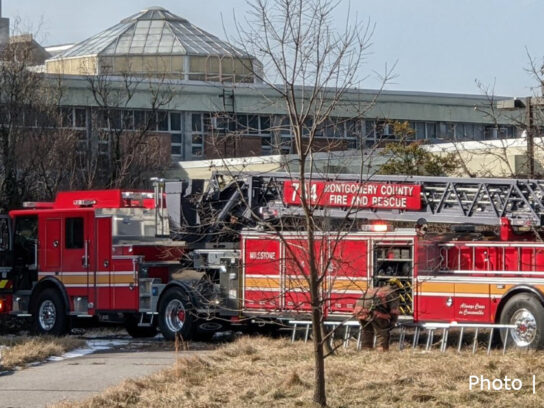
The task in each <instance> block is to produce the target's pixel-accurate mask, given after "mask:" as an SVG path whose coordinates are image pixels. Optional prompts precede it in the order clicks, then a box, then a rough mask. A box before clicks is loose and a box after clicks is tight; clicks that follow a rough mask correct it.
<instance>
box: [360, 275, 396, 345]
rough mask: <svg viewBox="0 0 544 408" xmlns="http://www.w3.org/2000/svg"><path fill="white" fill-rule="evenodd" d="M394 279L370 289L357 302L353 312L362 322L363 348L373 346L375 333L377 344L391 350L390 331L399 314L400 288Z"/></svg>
mask: <svg viewBox="0 0 544 408" xmlns="http://www.w3.org/2000/svg"><path fill="white" fill-rule="evenodd" d="M394 285H395V286H396V284H395V282H394V281H393V280H390V281H389V284H388V285H385V286H380V287H374V288H370V289H368V290H367V291H366V292H365V293H364V294H363V296H361V298H360V299H359V300H358V301H357V303H356V304H355V309H354V310H353V314H354V315H355V318H356V319H357V320H359V323H361V327H362V330H363V338H362V343H363V344H362V346H363V348H372V347H373V340H374V334H375V335H376V346H377V347H381V350H382V351H389V332H390V331H391V329H392V328H393V326H394V325H395V323H396V322H397V319H398V316H399V313H400V311H399V307H400V303H399V294H398V288H396V287H395V286H394Z"/></svg>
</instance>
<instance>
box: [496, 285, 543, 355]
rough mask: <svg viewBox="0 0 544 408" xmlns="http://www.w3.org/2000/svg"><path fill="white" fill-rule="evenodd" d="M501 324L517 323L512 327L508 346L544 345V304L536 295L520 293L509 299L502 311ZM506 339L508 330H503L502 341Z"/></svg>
mask: <svg viewBox="0 0 544 408" xmlns="http://www.w3.org/2000/svg"><path fill="white" fill-rule="evenodd" d="M500 323H501V324H516V325H517V326H518V328H517V329H511V330H510V334H509V335H508V343H507V346H510V347H513V346H518V347H527V348H531V349H537V348H543V347H544V306H542V303H540V300H539V299H537V298H536V297H535V296H534V295H532V294H530V293H519V294H517V295H514V296H512V298H511V299H509V300H508V302H507V303H506V305H505V306H504V309H503V310H502V312H501V318H500ZM505 340H506V330H501V341H502V342H503V344H504V342H505Z"/></svg>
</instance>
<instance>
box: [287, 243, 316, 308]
mask: <svg viewBox="0 0 544 408" xmlns="http://www.w3.org/2000/svg"><path fill="white" fill-rule="evenodd" d="M314 245H315V254H316V257H317V261H318V262H322V261H323V255H324V254H323V253H321V250H322V249H324V250H326V249H327V248H326V243H324V242H323V241H321V240H320V239H316V241H315V243H314ZM307 248H308V241H307V238H306V237H305V236H304V235H302V234H301V236H300V238H298V237H296V238H295V237H293V238H288V239H287V240H286V244H285V245H284V258H285V275H284V288H285V289H284V293H285V310H286V311H289V312H308V311H310V310H312V304H311V295H310V285H309V276H310V259H309V254H308V250H307ZM317 266H318V270H321V265H317Z"/></svg>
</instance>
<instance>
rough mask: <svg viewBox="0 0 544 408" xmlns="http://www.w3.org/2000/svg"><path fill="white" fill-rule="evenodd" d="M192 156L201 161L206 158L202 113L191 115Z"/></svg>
mask: <svg viewBox="0 0 544 408" xmlns="http://www.w3.org/2000/svg"><path fill="white" fill-rule="evenodd" d="M191 155H192V157H193V158H199V159H200V158H202V157H203V156H204V123H203V115H202V114H201V113H193V114H192V115H191Z"/></svg>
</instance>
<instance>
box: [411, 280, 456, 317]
mask: <svg viewBox="0 0 544 408" xmlns="http://www.w3.org/2000/svg"><path fill="white" fill-rule="evenodd" d="M454 303H455V288H454V283H452V282H440V281H436V280H432V279H429V278H426V277H425V276H420V277H418V282H417V306H418V320H420V321H434V322H450V321H452V320H453V314H454V309H455V307H454Z"/></svg>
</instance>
